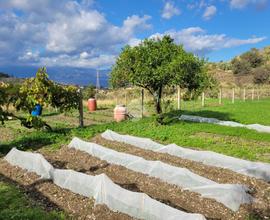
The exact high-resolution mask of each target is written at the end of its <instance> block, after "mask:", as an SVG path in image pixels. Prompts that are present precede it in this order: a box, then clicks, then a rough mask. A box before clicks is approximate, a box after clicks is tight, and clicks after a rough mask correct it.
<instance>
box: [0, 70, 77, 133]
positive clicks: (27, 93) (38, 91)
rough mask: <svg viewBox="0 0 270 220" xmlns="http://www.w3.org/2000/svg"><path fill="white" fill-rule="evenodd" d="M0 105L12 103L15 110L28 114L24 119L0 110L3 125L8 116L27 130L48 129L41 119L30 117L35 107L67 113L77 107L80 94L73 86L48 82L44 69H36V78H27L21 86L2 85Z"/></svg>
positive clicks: (0, 87)
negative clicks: (53, 108)
mask: <svg viewBox="0 0 270 220" xmlns="http://www.w3.org/2000/svg"><path fill="white" fill-rule="evenodd" d="M0 93H1V98H0V105H9V104H10V103H12V104H13V105H14V106H15V107H16V109H17V110H18V111H19V110H23V111H26V112H28V114H29V115H28V116H27V117H26V118H22V117H17V116H15V115H13V114H11V113H9V112H8V111H4V110H3V108H2V107H1V108H0V120H1V122H2V123H3V122H4V120H6V119H7V116H8V115H11V116H13V117H15V118H17V119H19V120H21V124H22V125H24V126H25V127H27V128H42V127H44V126H45V127H46V128H49V129H50V126H49V125H48V124H46V122H44V121H43V120H42V118H41V117H36V116H31V112H32V110H33V108H34V107H35V105H37V104H40V105H41V106H43V107H46V106H52V107H55V108H58V109H59V110H60V112H64V111H69V110H71V109H73V108H77V107H78V103H79V99H80V94H79V93H78V91H77V88H76V87H74V86H62V85H58V84H56V83H55V82H53V81H51V80H49V77H48V74H47V71H46V68H45V67H43V68H40V69H38V72H37V74H36V77H33V78H29V79H27V80H25V81H24V82H23V84H22V85H21V86H15V85H13V86H12V85H7V84H3V83H2V86H0Z"/></svg>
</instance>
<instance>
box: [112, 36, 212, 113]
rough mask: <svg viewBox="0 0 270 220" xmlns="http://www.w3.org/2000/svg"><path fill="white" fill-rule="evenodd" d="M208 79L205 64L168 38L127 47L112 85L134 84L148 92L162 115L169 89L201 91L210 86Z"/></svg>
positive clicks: (120, 57) (120, 59)
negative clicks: (166, 92) (165, 95)
mask: <svg viewBox="0 0 270 220" xmlns="http://www.w3.org/2000/svg"><path fill="white" fill-rule="evenodd" d="M207 78H208V75H207V74H206V71H205V69H204V61H203V60H200V59H199V58H198V57H195V56H194V55H193V54H191V53H187V52H186V51H185V50H184V49H183V47H182V46H179V45H176V44H175V43H174V42H173V39H172V38H170V37H169V36H164V37H163V38H162V39H145V40H144V41H143V42H142V43H141V44H140V45H139V46H135V47H130V46H126V47H125V48H124V49H123V51H122V52H121V54H120V56H119V57H118V59H117V61H116V64H115V65H114V67H113V70H112V72H111V77H110V84H111V85H112V87H123V86H127V85H129V84H132V85H135V86H139V87H142V88H145V89H147V90H148V91H149V92H150V93H151V94H152V95H153V98H154V101H155V107H156V112H157V113H158V114H159V113H161V111H162V110H161V106H160V102H161V96H162V91H163V89H164V87H165V86H170V85H180V86H181V87H183V88H187V89H188V90H198V89H199V88H203V87H205V86H206V85H207V82H208V80H207Z"/></svg>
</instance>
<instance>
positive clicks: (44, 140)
mask: <svg viewBox="0 0 270 220" xmlns="http://www.w3.org/2000/svg"><path fill="white" fill-rule="evenodd" d="M50 144H53V141H52V139H51V138H50V137H39V136H34V137H33V136H29V137H22V138H20V139H18V140H14V141H12V142H10V143H7V144H0V153H2V154H7V153H8V152H9V151H10V150H11V149H12V148H13V147H16V148H17V149H19V150H24V151H25V150H38V149H40V148H42V147H44V146H46V145H50Z"/></svg>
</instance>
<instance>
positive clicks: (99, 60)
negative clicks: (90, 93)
mask: <svg viewBox="0 0 270 220" xmlns="http://www.w3.org/2000/svg"><path fill="white" fill-rule="evenodd" d="M115 60H116V55H110V54H101V55H99V56H96V57H81V56H80V55H79V56H78V55H67V54H61V55H58V56H54V57H42V58H40V60H39V64H40V65H44V66H48V67H50V66H52V67H56V66H58V67H79V68H94V69H97V68H98V69H101V68H105V69H106V68H110V67H111V66H112V65H113V64H114V62H115Z"/></svg>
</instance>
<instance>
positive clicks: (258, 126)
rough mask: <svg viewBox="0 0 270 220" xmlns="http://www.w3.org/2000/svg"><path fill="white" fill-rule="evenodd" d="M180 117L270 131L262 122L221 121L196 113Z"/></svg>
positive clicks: (185, 119)
mask: <svg viewBox="0 0 270 220" xmlns="http://www.w3.org/2000/svg"><path fill="white" fill-rule="evenodd" d="M179 119H180V120H182V121H193V122H200V123H209V124H217V125H224V126H230V127H243V128H248V129H252V130H256V131H258V132H266V133H270V126H265V125H260V124H249V125H244V124H241V123H238V122H234V121H221V120H219V119H216V118H205V117H201V116H194V115H181V116H180V118H179Z"/></svg>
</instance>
